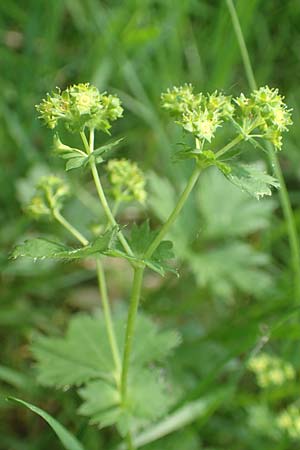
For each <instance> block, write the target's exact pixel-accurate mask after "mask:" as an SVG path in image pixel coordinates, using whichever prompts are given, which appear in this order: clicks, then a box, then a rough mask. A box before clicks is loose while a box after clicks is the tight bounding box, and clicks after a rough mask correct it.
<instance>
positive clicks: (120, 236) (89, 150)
mask: <svg viewBox="0 0 300 450" xmlns="http://www.w3.org/2000/svg"><path fill="white" fill-rule="evenodd" d="M80 136H81V139H82V141H83V144H84V147H85V149H86V151H87V153H88V154H89V155H90V154H91V153H92V152H93V151H94V130H90V143H88V141H87V138H86V135H85V133H84V131H81V132H80ZM90 167H91V171H92V175H93V178H94V183H95V186H96V190H97V193H98V197H99V199H100V202H101V205H102V207H103V209H104V212H105V214H106V217H107V219H108V221H109V223H110V224H111V225H112V226H113V227H117V228H119V227H118V224H117V222H116V220H115V218H114V216H113V213H112V212H111V209H110V207H109V204H108V202H107V200H106V197H105V194H104V191H103V187H102V184H101V181H100V177H99V174H98V170H97V167H96V164H95V161H94V160H93V158H91V159H90ZM117 236H118V239H119V241H120V243H121V244H122V246H123V248H124V250H125V252H126V253H127V254H128V255H130V256H133V252H132V250H131V248H130V246H129V244H128V242H127V241H126V239H125V237H124V235H123V233H122V232H121V231H120V230H118V231H117Z"/></svg>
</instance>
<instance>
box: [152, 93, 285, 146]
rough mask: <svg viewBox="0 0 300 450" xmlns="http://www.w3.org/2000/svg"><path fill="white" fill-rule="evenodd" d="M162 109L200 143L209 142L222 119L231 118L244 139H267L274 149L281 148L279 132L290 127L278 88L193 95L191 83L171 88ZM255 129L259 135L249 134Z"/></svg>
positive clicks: (163, 96) (164, 94) (166, 94)
mask: <svg viewBox="0 0 300 450" xmlns="http://www.w3.org/2000/svg"><path fill="white" fill-rule="evenodd" d="M161 99H162V107H163V108H164V109H166V110H167V111H168V112H169V113H170V114H171V115H172V116H173V117H174V118H175V121H176V123H178V124H179V125H181V126H182V127H183V128H184V129H185V130H186V131H189V132H190V133H193V135H194V136H195V137H196V138H197V139H199V140H200V141H203V142H204V141H208V142H211V140H212V139H213V138H214V136H215V131H216V130H217V128H218V127H220V126H221V125H222V123H223V122H224V121H225V120H228V119H231V120H232V122H233V123H234V124H235V125H236V126H237V127H238V129H239V130H240V131H241V133H242V135H243V136H244V138H245V139H248V138H249V137H251V136H253V137H260V138H263V139H267V140H269V141H270V142H271V143H272V144H273V145H274V146H275V148H276V149H280V148H281V146H282V133H283V132H284V131H287V130H288V127H289V125H291V124H292V119H291V110H290V109H288V108H287V106H286V104H285V103H284V101H283V100H284V97H283V96H282V95H280V94H279V93H278V89H272V88H269V87H268V86H265V87H261V88H259V89H257V90H254V91H253V92H252V93H251V94H250V97H246V96H245V95H244V94H241V95H240V96H239V97H237V98H234V99H233V101H232V99H231V97H230V96H226V95H223V94H221V93H219V92H217V91H216V92H214V93H213V94H206V95H205V94H203V93H201V92H200V93H198V94H195V93H194V92H193V87H192V85H191V84H186V85H184V86H182V87H174V88H173V89H169V90H168V91H167V92H165V93H163V94H162V96H161ZM254 130H256V131H257V132H258V133H259V134H253V135H252V134H251V133H252V132H254Z"/></svg>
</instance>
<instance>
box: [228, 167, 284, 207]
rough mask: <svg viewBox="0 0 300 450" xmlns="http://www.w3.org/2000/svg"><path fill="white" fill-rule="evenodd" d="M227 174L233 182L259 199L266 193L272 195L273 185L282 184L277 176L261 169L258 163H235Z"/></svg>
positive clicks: (277, 186)
mask: <svg viewBox="0 0 300 450" xmlns="http://www.w3.org/2000/svg"><path fill="white" fill-rule="evenodd" d="M226 176H227V179H228V180H229V181H230V182H231V183H233V184H235V185H236V186H237V187H239V188H240V189H242V191H245V192H247V193H248V194H250V195H251V196H252V197H255V198H256V199H258V200H259V199H260V198H261V197H264V196H265V195H272V191H271V188H272V187H275V188H279V186H280V184H279V182H278V180H277V179H276V178H274V177H272V176H271V175H268V174H267V173H266V172H265V171H264V170H261V169H260V168H259V166H258V165H257V164H255V165H246V164H240V165H234V166H232V168H231V172H230V173H229V174H226Z"/></svg>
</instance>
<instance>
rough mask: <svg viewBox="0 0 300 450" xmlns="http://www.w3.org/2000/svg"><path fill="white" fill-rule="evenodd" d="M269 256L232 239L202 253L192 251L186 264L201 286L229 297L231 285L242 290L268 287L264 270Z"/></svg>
mask: <svg viewBox="0 0 300 450" xmlns="http://www.w3.org/2000/svg"><path fill="white" fill-rule="evenodd" d="M268 263H269V258H268V255H266V254H263V253H258V252H256V251H255V250H253V249H252V248H251V246H250V245H248V244H245V243H243V242H239V241H234V242H232V243H228V244H226V245H223V246H222V247H219V248H215V249H211V250H209V251H206V252H205V253H203V254H197V253H191V254H190V260H189V264H190V267H191V270H192V272H193V273H194V275H195V278H196V281H197V282H198V284H199V285H200V286H207V287H209V288H211V289H212V290H213V291H214V292H215V293H216V294H217V295H220V296H222V297H228V298H229V297H231V296H232V295H233V291H234V288H235V289H239V290H240V291H242V292H245V293H252V294H255V293H261V292H263V291H264V290H266V289H267V288H270V285H271V277H270V275H269V274H268V273H267V272H265V271H264V268H265V267H266V266H267V265H268Z"/></svg>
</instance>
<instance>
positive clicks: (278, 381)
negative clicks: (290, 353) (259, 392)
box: [248, 353, 296, 388]
mask: <svg viewBox="0 0 300 450" xmlns="http://www.w3.org/2000/svg"><path fill="white" fill-rule="evenodd" d="M248 368H249V369H250V370H251V371H252V372H254V373H255V375H256V379H257V383H258V385H259V386H260V387H261V388H266V387H271V386H280V385H282V384H284V383H286V382H287V381H291V380H293V379H295V376H296V372H295V369H294V367H293V366H292V365H291V364H290V363H288V362H286V361H283V360H282V359H280V358H278V357H276V356H271V355H268V354H267V353H260V354H259V355H257V356H255V357H253V358H252V359H251V360H250V361H249V364H248Z"/></svg>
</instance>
